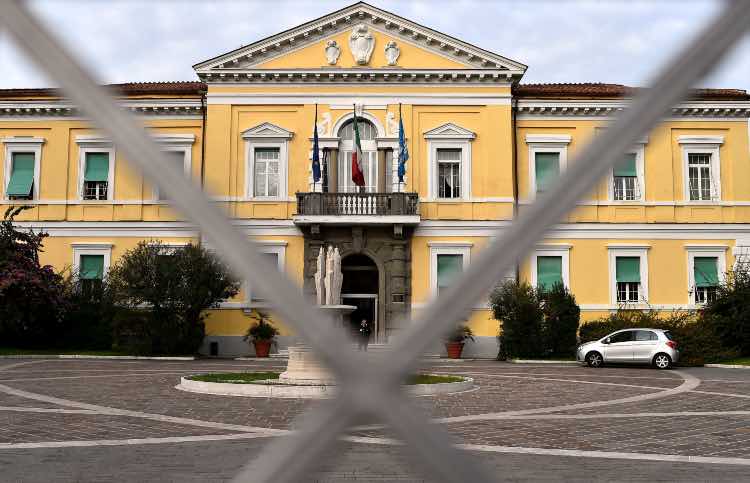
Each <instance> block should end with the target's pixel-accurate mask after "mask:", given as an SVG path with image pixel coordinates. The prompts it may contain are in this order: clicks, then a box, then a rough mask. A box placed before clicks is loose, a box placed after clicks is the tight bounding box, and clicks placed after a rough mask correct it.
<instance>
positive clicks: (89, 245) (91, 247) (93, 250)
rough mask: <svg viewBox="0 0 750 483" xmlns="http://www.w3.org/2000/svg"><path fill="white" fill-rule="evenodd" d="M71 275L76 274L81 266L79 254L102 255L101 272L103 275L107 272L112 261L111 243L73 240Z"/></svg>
mask: <svg viewBox="0 0 750 483" xmlns="http://www.w3.org/2000/svg"><path fill="white" fill-rule="evenodd" d="M70 245H71V246H72V247H73V275H74V276H76V277H77V276H78V272H79V270H80V267H81V255H102V256H103V257H104V263H103V270H102V274H103V276H104V277H106V276H107V273H109V267H110V265H111V263H112V247H113V244H112V243H95V242H86V243H79V242H73V243H71V244H70Z"/></svg>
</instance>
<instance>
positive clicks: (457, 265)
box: [437, 254, 464, 295]
mask: <svg viewBox="0 0 750 483" xmlns="http://www.w3.org/2000/svg"><path fill="white" fill-rule="evenodd" d="M463 258H464V257H463V255H448V254H438V255H437V293H438V295H440V291H441V290H442V289H446V288H448V287H450V285H451V284H452V283H453V280H454V279H455V278H456V277H457V276H458V275H460V274H461V272H462V271H463V266H464V261H463Z"/></svg>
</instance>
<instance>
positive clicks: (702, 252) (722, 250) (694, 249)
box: [685, 244, 729, 307]
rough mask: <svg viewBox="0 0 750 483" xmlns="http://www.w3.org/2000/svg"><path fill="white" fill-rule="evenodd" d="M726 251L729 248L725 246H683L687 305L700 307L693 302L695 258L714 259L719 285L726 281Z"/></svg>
mask: <svg viewBox="0 0 750 483" xmlns="http://www.w3.org/2000/svg"><path fill="white" fill-rule="evenodd" d="M728 249H729V246H727V245H696V244H686V245H685V251H686V252H687V270H688V274H687V275H688V286H687V293H688V302H687V303H688V304H691V305H692V306H694V307H700V306H701V305H702V304H698V303H697V302H696V301H695V270H694V269H693V267H694V264H695V257H716V271H717V272H718V275H719V283H721V282H723V281H724V280H725V279H726V273H727V250H728Z"/></svg>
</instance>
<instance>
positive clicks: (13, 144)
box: [0, 136, 45, 201]
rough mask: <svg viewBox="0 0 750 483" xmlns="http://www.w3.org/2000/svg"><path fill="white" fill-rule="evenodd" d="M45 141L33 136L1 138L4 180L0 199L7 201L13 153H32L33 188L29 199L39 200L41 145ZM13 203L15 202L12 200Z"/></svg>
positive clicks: (0, 189)
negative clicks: (3, 154)
mask: <svg viewBox="0 0 750 483" xmlns="http://www.w3.org/2000/svg"><path fill="white" fill-rule="evenodd" d="M44 142H45V139H44V138H39V137H33V136H12V137H6V138H3V144H4V145H5V149H4V152H5V171H4V173H5V179H4V181H3V186H2V187H1V188H0V192H2V194H3V197H2V199H4V200H7V199H8V194H7V193H6V191H7V190H8V183H10V176H11V174H12V173H11V171H12V169H11V166H12V163H13V153H29V152H31V153H34V186H33V187H32V191H31V199H32V200H38V199H39V180H40V174H41V171H42V145H43V144H44ZM14 201H15V200H14Z"/></svg>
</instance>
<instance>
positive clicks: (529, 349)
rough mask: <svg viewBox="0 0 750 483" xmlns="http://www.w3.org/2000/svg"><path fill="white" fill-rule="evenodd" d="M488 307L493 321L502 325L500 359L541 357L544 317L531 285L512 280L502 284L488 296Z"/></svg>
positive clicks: (499, 336)
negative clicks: (490, 309)
mask: <svg viewBox="0 0 750 483" xmlns="http://www.w3.org/2000/svg"><path fill="white" fill-rule="evenodd" d="M490 306H491V308H492V314H493V316H494V318H495V319H496V320H498V321H501V324H502V329H501V331H500V335H498V341H499V343H500V351H499V353H498V358H499V359H505V358H507V357H542V356H543V355H544V350H543V347H542V343H541V335H542V318H543V316H544V314H543V312H542V308H541V304H540V301H539V298H538V297H537V293H536V290H534V288H533V287H532V286H531V285H529V284H527V283H525V282H523V283H518V282H516V281H515V280H511V281H507V282H505V283H503V284H501V285H500V286H499V287H497V288H495V290H493V292H492V294H491V295H490Z"/></svg>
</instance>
